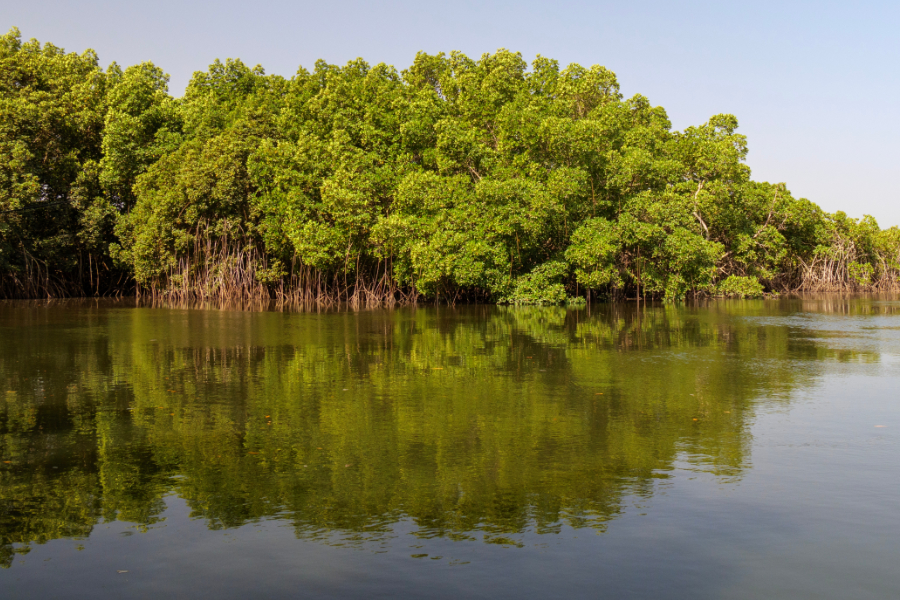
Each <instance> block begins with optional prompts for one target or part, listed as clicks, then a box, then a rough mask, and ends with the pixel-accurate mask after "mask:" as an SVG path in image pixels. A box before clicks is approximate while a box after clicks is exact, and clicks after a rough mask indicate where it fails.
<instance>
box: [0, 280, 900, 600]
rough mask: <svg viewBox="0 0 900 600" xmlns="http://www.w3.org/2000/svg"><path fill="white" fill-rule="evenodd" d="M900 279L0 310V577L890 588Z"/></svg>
mask: <svg viewBox="0 0 900 600" xmlns="http://www.w3.org/2000/svg"><path fill="white" fill-rule="evenodd" d="M898 384H900V301H892V300H889V299H888V300H886V299H881V300H877V299H851V300H848V299H840V298H827V297H823V298H809V299H803V300H778V301H729V302H719V303H711V304H709V305H708V306H703V307H690V306H688V307H673V306H658V307H645V308H642V309H641V310H640V311H638V310H637V309H636V307H634V306H619V307H608V306H606V307H604V306H601V307H596V306H595V307H593V308H592V309H590V310H588V309H583V310H569V311H567V310H565V309H560V308H537V309H510V308H502V307H477V308H459V309H450V308H419V309H416V310H412V309H404V310H396V311H370V312H346V313H323V314H311V313H306V314H303V313H283V312H239V311H217V310H201V309H173V308H135V307H134V306H133V303H132V304H131V305H129V304H128V303H120V304H110V303H94V302H75V303H50V304H47V303H13V302H6V303H0V398H2V402H0V459H2V460H0V565H2V566H4V567H6V568H4V569H2V570H0V595H2V597H4V598H53V597H65V598H91V599H95V598H98V597H110V598H112V597H116V598H158V597H169V598H198V597H201V598H206V597H208V598H248V597H266V598H280V597H284V598H331V597H339V598H357V597H358V598H381V597H384V598H394V597H398V596H401V597H410V598H460V597H482V598H560V597H571V598H598V597H599V598H603V597H608V598H651V597H652V598H691V599H696V598H792V599H794V598H841V599H844V598H856V599H860V598H878V599H882V598H897V597H900V569H898V565H900V400H898V398H900V393H898V387H900V386H898Z"/></svg>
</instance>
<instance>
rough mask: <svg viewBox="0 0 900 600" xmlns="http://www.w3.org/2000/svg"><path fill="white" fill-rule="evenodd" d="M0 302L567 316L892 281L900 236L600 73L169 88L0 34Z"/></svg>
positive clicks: (459, 71) (219, 78) (514, 62)
mask: <svg viewBox="0 0 900 600" xmlns="http://www.w3.org/2000/svg"><path fill="white" fill-rule="evenodd" d="M0 65H2V69H0V153H2V155H3V161H2V164H0V295H3V296H5V297H17V296H18V297H34V296H42V295H80V294H103V293H114V292H121V293H131V292H134V291H135V290H137V291H138V292H144V291H149V292H150V293H154V294H159V295H179V296H194V297H204V298H207V297H213V298H216V297H219V298H226V297H232V296H239V297H244V296H255V297H272V296H283V297H293V298H296V299H302V300H317V299H318V300H323V299H328V300H350V301H353V302H396V301H402V300H414V299H416V298H417V297H421V296H424V297H427V298H430V299H437V300H443V301H456V300H460V299H467V300H474V301H490V302H507V303H551V304H552V303H561V302H565V301H567V300H568V301H579V299H584V298H586V297H590V296H593V297H607V298H621V297H635V296H638V295H639V296H642V297H653V298H663V299H666V300H678V299H681V298H684V297H686V296H688V295H692V296H697V295H736V296H748V295H749V296H754V295H760V294H762V293H764V292H775V291H783V290H791V289H797V288H806V289H866V288H881V289H885V288H893V287H896V286H897V285H898V275H900V262H898V257H900V230H898V229H897V228H896V227H895V228H891V229H888V230H881V229H880V228H879V227H878V225H877V223H875V221H874V220H873V219H872V218H871V217H866V218H864V219H862V220H855V219H851V218H849V217H847V216H846V215H845V214H843V213H835V214H828V213H825V212H824V211H822V210H821V209H820V208H819V207H818V206H816V205H815V204H813V203H812V202H810V201H808V200H806V199H802V198H801V199H798V198H794V197H793V196H792V195H791V193H790V191H789V190H788V188H787V186H786V185H785V184H783V183H777V184H772V183H765V182H757V181H754V180H752V179H751V174H750V169H749V168H748V166H747V165H746V162H745V161H746V156H747V140H746V138H745V137H744V136H743V135H741V134H739V133H738V121H737V119H736V118H735V117H734V116H732V115H725V114H722V115H715V116H712V117H711V118H710V119H709V120H708V121H707V122H706V123H704V124H701V125H699V126H695V127H688V128H687V129H685V130H684V131H675V130H673V129H672V126H671V123H670V121H669V119H668V117H667V115H666V112H665V110H664V109H663V108H661V107H656V106H653V105H652V104H651V103H650V101H649V100H648V99H647V98H645V97H643V96H640V95H635V96H633V97H631V98H625V97H623V95H622V93H621V92H620V89H619V85H618V83H617V81H616V77H615V75H614V74H613V73H612V72H611V71H609V70H608V69H606V68H604V67H600V66H596V65H595V66H592V67H590V68H585V67H582V66H580V65H575V64H573V65H569V66H567V67H565V68H563V67H561V66H560V65H559V64H558V63H557V62H556V61H555V60H552V59H549V58H545V57H542V56H538V57H537V58H536V59H535V60H534V61H532V62H531V64H530V65H529V64H528V63H527V62H526V61H525V60H524V59H523V57H522V56H521V54H519V53H515V52H510V51H508V50H502V49H501V50H498V51H497V52H496V53H494V54H485V55H483V56H481V57H480V59H478V60H474V59H471V58H469V57H467V56H465V55H464V54H462V53H459V52H451V53H450V54H449V55H448V54H443V53H440V54H437V55H428V54H425V53H419V54H418V55H417V56H416V57H415V59H414V61H413V63H412V65H411V66H409V67H408V68H407V69H406V70H403V71H397V70H396V69H395V68H394V67H391V66H388V65H385V64H378V65H375V66H372V65H370V64H369V63H366V62H365V61H363V60H362V59H357V60H354V61H351V62H349V63H347V64H346V65H344V66H337V65H331V64H328V63H326V62H324V61H318V62H317V63H316V64H315V67H314V68H313V70H312V71H307V70H306V69H303V68H300V69H299V70H298V71H297V73H296V74H295V75H294V76H293V77H292V78H290V79H286V78H284V77H281V76H277V75H267V74H266V73H265V71H264V70H263V69H262V67H259V66H257V67H253V68H250V67H248V66H247V65H245V64H244V63H242V62H241V61H240V60H233V59H228V60H226V61H224V62H222V61H218V60H217V61H216V62H215V63H213V64H212V65H210V67H209V68H208V69H207V70H206V71H201V72H197V73H195V74H194V76H193V78H192V79H191V81H190V84H189V85H188V87H187V90H186V92H185V94H184V96H183V97H181V98H174V97H172V96H171V95H170V94H169V92H168V87H167V84H168V76H167V75H166V74H165V73H164V71H163V70H161V69H160V68H159V67H157V66H155V65H153V64H152V63H149V62H148V63H143V64H140V65H135V66H132V67H128V68H126V69H124V70H123V69H122V68H121V67H119V66H118V65H116V64H115V63H113V64H112V65H111V66H110V67H109V68H107V69H105V70H104V69H102V68H100V66H99V63H98V58H97V56H96V54H95V53H94V52H93V51H87V52H85V53H83V54H80V55H78V54H72V53H65V52H64V51H63V50H62V49H60V48H57V47H55V46H53V45H52V44H44V45H41V44H39V43H38V42H37V41H35V40H32V41H29V42H22V40H21V36H20V34H19V32H18V31H17V30H15V29H13V30H11V31H10V32H9V33H8V34H6V35H5V36H3V37H2V38H0Z"/></svg>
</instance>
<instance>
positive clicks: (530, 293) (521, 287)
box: [500, 261, 569, 305]
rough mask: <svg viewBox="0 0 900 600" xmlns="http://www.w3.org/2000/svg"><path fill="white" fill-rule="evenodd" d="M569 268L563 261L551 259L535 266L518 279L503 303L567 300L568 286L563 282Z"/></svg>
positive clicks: (560, 301)
mask: <svg viewBox="0 0 900 600" xmlns="http://www.w3.org/2000/svg"><path fill="white" fill-rule="evenodd" d="M568 270H569V267H568V265H567V264H566V263H565V262H561V261H549V262H546V263H544V264H542V265H539V266H537V267H535V268H534V270H533V271H531V272H530V273H526V274H524V275H520V276H519V277H518V278H517V279H516V283H515V288H514V289H513V291H512V294H510V295H509V296H508V297H505V298H501V299H500V303H502V304H536V305H542V304H551V305H552V304H563V303H565V302H566V299H567V298H566V288H565V286H564V285H563V284H562V281H563V279H564V278H565V276H566V272H567V271H568Z"/></svg>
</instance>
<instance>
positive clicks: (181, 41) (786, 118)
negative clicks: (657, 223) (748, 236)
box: [0, 0, 900, 227]
mask: <svg viewBox="0 0 900 600" xmlns="http://www.w3.org/2000/svg"><path fill="white" fill-rule="evenodd" d="M0 9H2V10H0V17H2V18H0V27H3V31H4V32H5V31H7V30H9V29H10V28H11V27H18V28H19V29H20V30H21V32H22V37H23V38H25V39H29V38H37V39H38V40H40V41H41V42H52V43H54V44H55V45H57V46H61V47H63V48H65V49H66V50H67V51H74V52H82V51H83V50H85V49H87V48H93V49H94V50H96V51H97V53H98V54H99V56H100V62H101V64H102V65H103V66H104V67H105V66H107V65H108V64H109V63H111V62H113V61H116V62H118V63H119V64H121V65H123V66H127V65H131V64H135V63H139V62H143V61H146V60H149V61H153V62H154V63H156V64H157V65H159V66H160V67H162V68H163V69H164V70H165V71H166V72H167V73H169V74H170V75H171V84H170V89H171V92H172V93H173V94H174V95H176V96H177V95H181V93H182V92H183V90H184V87H185V86H186V85H187V82H188V80H189V79H190V77H191V74H192V73H193V72H194V71H197V70H205V69H206V68H207V67H208V65H209V64H210V63H211V62H212V61H213V60H214V59H216V58H220V59H225V58H240V59H241V60H243V61H244V62H245V63H247V64H248V65H250V66H253V65H256V64H261V65H262V66H263V67H265V69H266V72H267V73H277V74H279V75H284V76H285V77H290V76H291V75H293V74H294V73H295V72H296V71H297V68H298V67H299V66H301V65H302V66H304V67H306V68H307V69H309V68H311V67H312V66H313V63H315V61H316V60H317V59H319V58H322V59H324V60H326V61H328V62H329V63H335V64H343V63H346V62H347V61H348V60H352V59H354V58H356V57H362V58H364V59H365V60H367V61H368V62H369V63H370V64H373V65H374V64H377V63H380V62H384V63H388V64H391V65H394V66H395V67H396V68H397V69H398V70H402V69H404V68H406V67H407V66H408V65H409V64H410V63H411V62H412V60H413V58H414V57H415V54H416V52H417V51H419V50H424V51H426V52H429V53H432V54H433V53H437V52H441V51H443V52H450V51H451V50H460V51H462V52H465V53H466V54H468V55H469V56H471V57H478V56H480V55H481V54H482V53H485V52H493V51H495V50H496V49H498V48H507V49H509V50H513V51H518V52H521V53H522V54H523V56H524V58H525V59H526V60H528V61H529V62H530V61H531V60H532V59H533V58H534V57H535V55H537V54H541V55H543V56H547V57H550V58H555V59H557V60H558V61H559V62H560V64H561V65H563V66H565V65H566V64H569V63H573V62H574V63H579V64H582V65H584V66H590V65H592V64H600V65H603V66H606V67H607V68H609V69H611V70H613V71H614V72H615V73H616V74H617V76H618V78H619V83H620V85H621V87H622V92H623V93H624V94H625V95H626V96H631V95H633V94H635V93H641V94H643V95H645V96H647V97H648V98H649V99H650V101H651V102H652V103H653V104H654V105H661V106H663V107H665V109H666V111H667V112H668V114H669V118H670V119H671V120H672V123H673V125H674V127H675V128H677V129H683V128H684V127H687V126H689V125H695V124H700V123H702V122H704V121H706V120H707V119H708V118H709V117H710V116H712V115H714V114H717V113H731V114H734V115H736V116H737V117H738V120H739V122H740V124H741V128H740V131H741V133H743V134H745V135H746V136H747V137H748V141H749V146H750V154H749V158H748V164H749V165H750V167H751V169H752V170H753V177H754V179H757V180H763V181H772V182H785V183H786V184H787V185H788V188H789V189H790V190H791V191H792V192H793V194H794V196H795V197H805V198H809V199H810V200H812V201H813V202H816V203H817V204H819V205H820V206H822V208H823V209H825V210H827V211H829V212H833V211H837V210H843V211H844V212H846V213H847V214H849V215H850V216H852V217H857V218H858V217H861V216H863V214H870V215H872V216H874V217H875V218H876V219H877V220H878V223H879V224H880V225H881V226H882V227H890V226H893V225H900V192H898V191H897V188H896V186H894V185H892V184H891V183H890V182H891V181H892V175H893V174H894V172H895V167H894V165H895V163H897V162H898V159H900V151H898V149H897V145H896V142H895V140H897V139H898V137H900V116H898V111H897V109H896V107H895V106H894V105H895V104H896V102H895V98H896V97H897V95H898V94H897V92H898V91H900V89H898V88H900V68H898V59H900V36H898V35H897V34H896V32H895V30H896V27H897V24H898V23H900V3H888V2H865V1H862V2H857V3H854V4H852V5H851V3H848V2H790V1H786V2H770V1H757V2H753V3H747V2H743V3H732V2H662V1H657V0H645V1H634V2H615V3H614V2H605V1H598V2H575V1H570V0H559V1H557V2H553V3H550V2H532V1H528V0H521V1H519V2H511V1H490V0H484V1H481V2H474V1H471V0H461V1H459V2H455V3H430V2H412V1H408V0H394V1H387V2H381V3H377V4H376V3H370V2H359V1H355V0H333V1H331V2H329V3H313V2H287V1H279V0H259V1H257V2H254V3H247V2H229V1H224V0H223V1H221V2H209V1H208V0H200V1H196V2H190V3H185V2H175V1H173V0H160V1H157V2H145V3H123V2H111V1H108V0H95V1H82V2H78V1H73V2H61V1H52V0H30V1H29V2H22V1H21V0H18V1H13V0H0Z"/></svg>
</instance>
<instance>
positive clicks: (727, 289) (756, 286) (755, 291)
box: [716, 275, 764, 298]
mask: <svg viewBox="0 0 900 600" xmlns="http://www.w3.org/2000/svg"><path fill="white" fill-rule="evenodd" d="M716 295H718V296H725V297H729V298H761V297H762V296H763V295H764V291H763V286H762V284H761V283H760V282H759V280H758V279H757V278H756V277H741V276H739V275H730V276H729V277H728V278H727V279H725V280H723V281H720V282H719V283H718V285H716Z"/></svg>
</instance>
